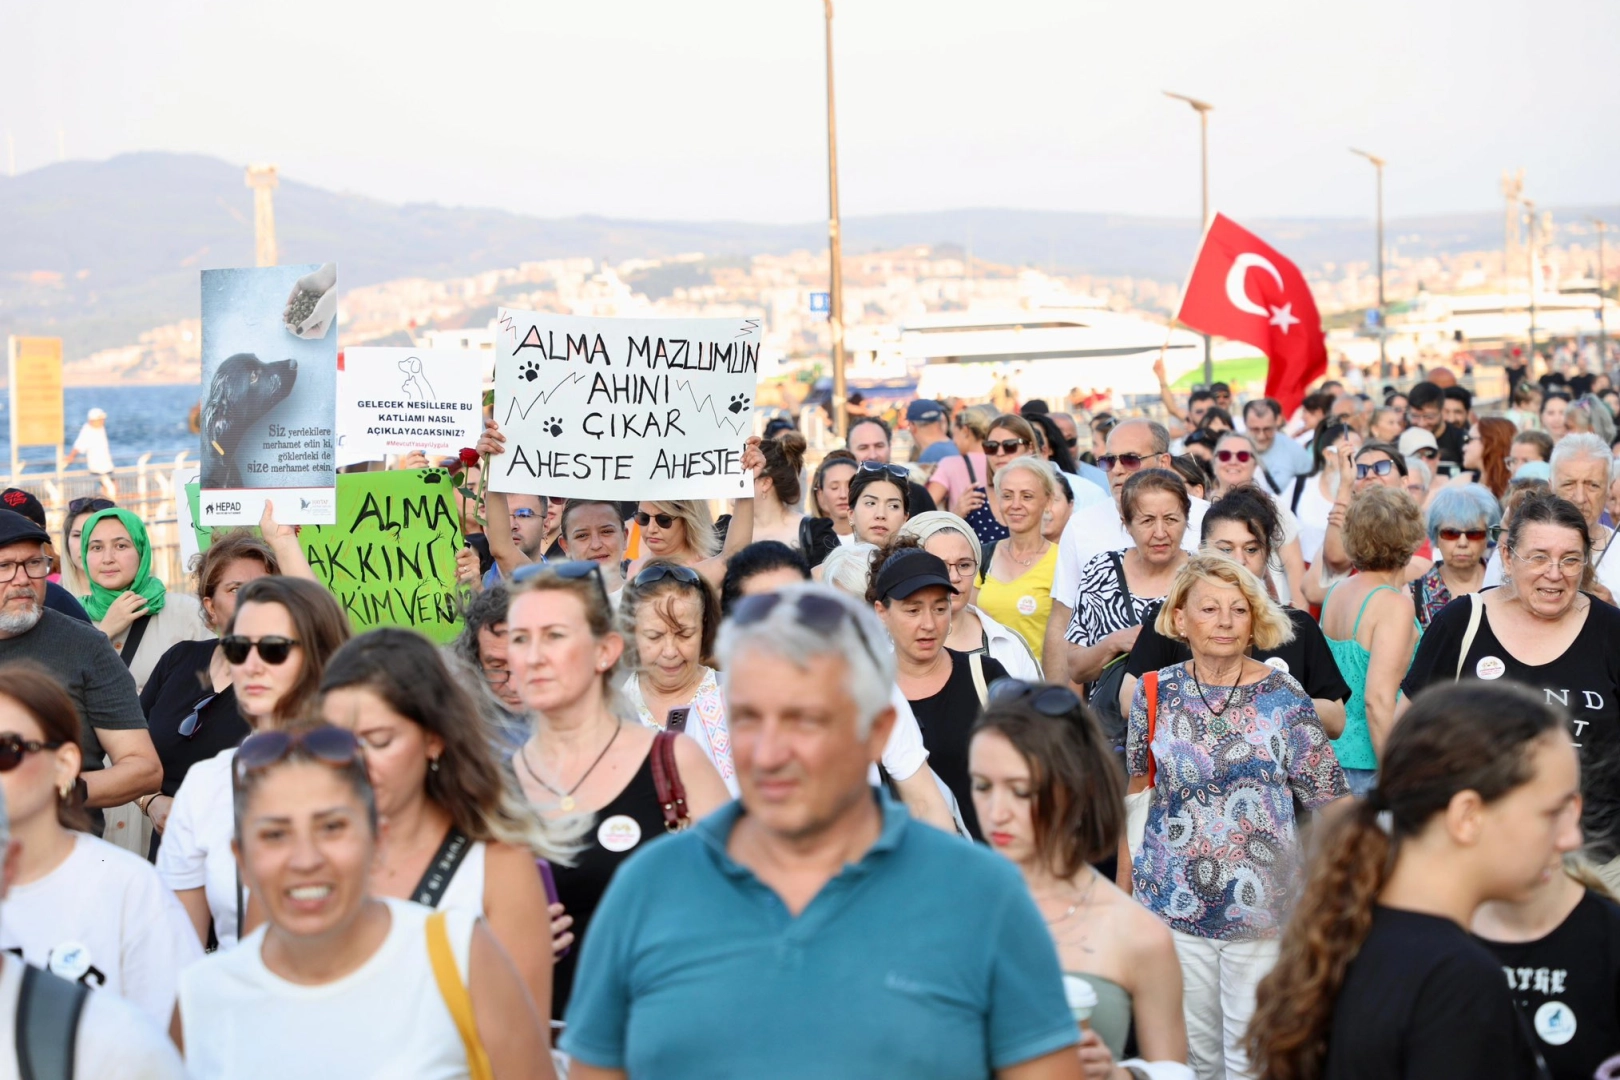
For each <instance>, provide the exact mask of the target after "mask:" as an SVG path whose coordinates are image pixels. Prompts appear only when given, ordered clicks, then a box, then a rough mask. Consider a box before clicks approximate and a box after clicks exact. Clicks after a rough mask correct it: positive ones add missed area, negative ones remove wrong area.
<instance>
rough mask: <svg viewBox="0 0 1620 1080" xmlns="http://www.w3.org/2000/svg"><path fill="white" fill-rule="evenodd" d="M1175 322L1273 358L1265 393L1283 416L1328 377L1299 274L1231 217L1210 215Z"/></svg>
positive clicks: (1318, 324) (1316, 318) (1312, 307)
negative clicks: (1279, 406)
mask: <svg viewBox="0 0 1620 1080" xmlns="http://www.w3.org/2000/svg"><path fill="white" fill-rule="evenodd" d="M1176 318H1177V319H1178V320H1179V321H1180V322H1181V323H1182V324H1183V325H1184V326H1190V327H1191V328H1192V329H1194V330H1197V331H1198V332H1199V333H1201V334H1214V335H1217V336H1219V337H1225V338H1232V339H1233V340H1234V341H1244V342H1247V343H1248V344H1250V345H1253V346H1254V347H1255V348H1257V349H1259V350H1261V351H1262V352H1264V353H1265V354H1266V356H1267V357H1269V358H1270V360H1271V366H1270V368H1269V370H1268V371H1267V372H1266V396H1267V397H1270V398H1276V399H1277V400H1278V401H1279V402H1281V403H1282V407H1283V416H1284V417H1285V418H1286V417H1288V416H1292V415H1293V412H1294V410H1295V409H1297V408H1298V407H1299V403H1300V400H1301V399H1302V398H1304V396H1305V388H1306V387H1307V386H1309V385H1310V384H1311V383H1312V381H1314V380H1315V379H1317V378H1319V377H1321V376H1322V375H1324V374H1326V373H1327V343H1326V342H1325V341H1324V340H1323V338H1322V317H1321V316H1320V315H1318V314H1317V312H1316V300H1315V299H1314V298H1313V297H1312V296H1311V289H1310V286H1309V285H1307V284H1306V283H1305V275H1304V274H1301V273H1300V272H1299V267H1297V266H1295V265H1294V264H1293V263H1291V262H1289V261H1288V260H1287V259H1285V258H1283V257H1282V256H1281V255H1280V254H1278V253H1277V251H1276V249H1275V248H1273V247H1271V246H1270V245H1268V244H1266V243H1265V242H1264V241H1263V240H1261V239H1260V238H1259V237H1258V236H1256V235H1254V234H1253V233H1252V232H1249V231H1248V230H1247V229H1245V228H1243V227H1242V226H1241V225H1238V224H1237V223H1236V222H1234V221H1233V220H1232V219H1231V218H1228V217H1224V216H1222V215H1220V214H1216V215H1215V220H1214V221H1212V222H1210V225H1209V229H1208V230H1207V231H1206V232H1205V233H1204V242H1203V244H1202V245H1201V246H1200V247H1199V249H1198V260H1197V261H1196V262H1195V263H1194V264H1193V271H1192V277H1191V278H1189V279H1188V281H1187V292H1186V294H1185V295H1183V296H1182V298H1181V310H1180V311H1178V312H1176Z"/></svg>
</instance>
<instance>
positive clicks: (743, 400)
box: [726, 394, 749, 415]
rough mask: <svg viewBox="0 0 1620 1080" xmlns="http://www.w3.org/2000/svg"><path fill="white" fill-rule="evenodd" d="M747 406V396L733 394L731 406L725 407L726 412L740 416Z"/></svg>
mask: <svg viewBox="0 0 1620 1080" xmlns="http://www.w3.org/2000/svg"><path fill="white" fill-rule="evenodd" d="M748 406H749V401H748V395H747V394H733V395H731V404H730V405H727V406H726V411H727V412H730V413H733V414H738V415H740V414H741V413H742V411H743V410H744V409H746V408H748Z"/></svg>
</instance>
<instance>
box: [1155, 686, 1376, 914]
mask: <svg viewBox="0 0 1620 1080" xmlns="http://www.w3.org/2000/svg"><path fill="white" fill-rule="evenodd" d="M1191 666H1192V665H1191V663H1190V662H1188V663H1184V664H1177V665H1175V666H1173V667H1167V668H1164V669H1162V670H1161V671H1160V672H1159V673H1158V674H1159V693H1158V708H1157V710H1156V712H1157V717H1156V720H1155V723H1154V732H1153V740H1152V742H1151V744H1150V743H1149V741H1148V738H1147V720H1148V717H1147V697H1146V693H1145V687H1144V685H1143V684H1142V683H1138V684H1137V687H1136V696H1135V698H1134V699H1133V700H1132V702H1131V717H1130V724H1129V728H1128V730H1127V733H1126V741H1125V756H1126V764H1127V766H1128V767H1129V769H1130V774H1131V775H1132V776H1145V775H1147V766H1148V755H1149V754H1152V755H1153V760H1154V762H1155V765H1156V769H1157V776H1156V778H1155V781H1154V787H1153V795H1152V801H1151V803H1150V805H1149V809H1148V818H1147V829H1146V832H1145V833H1144V835H1143V839H1142V847H1141V850H1140V851H1139V852H1138V853H1137V856H1136V860H1135V863H1134V864H1133V866H1132V883H1133V887H1134V890H1135V894H1136V897H1137V899H1138V900H1140V901H1141V902H1142V903H1143V904H1145V905H1146V906H1147V908H1148V909H1149V910H1150V911H1152V912H1153V913H1154V914H1156V915H1158V916H1159V918H1161V919H1163V920H1164V921H1165V923H1166V924H1167V925H1168V926H1169V927H1170V929H1172V930H1175V931H1177V932H1179V933H1182V934H1188V935H1191V936H1194V937H1201V938H1209V939H1212V940H1216V941H1239V940H1245V939H1251V938H1262V937H1271V936H1274V935H1275V934H1276V933H1277V931H1278V929H1279V928H1280V926H1281V925H1282V922H1283V920H1284V919H1285V918H1286V917H1287V915H1288V910H1289V906H1290V901H1291V899H1292V896H1291V889H1292V886H1293V880H1292V879H1293V872H1294V865H1295V862H1296V859H1297V855H1298V848H1299V836H1298V823H1297V822H1296V821H1295V816H1294V800H1295V799H1296V798H1297V799H1298V800H1299V803H1300V804H1301V805H1302V806H1304V807H1305V808H1306V809H1309V810H1314V809H1316V808H1317V807H1320V806H1323V805H1326V804H1327V803H1330V802H1332V801H1333V800H1334V799H1337V798H1339V797H1340V796H1343V795H1347V794H1349V788H1348V787H1347V786H1346V784H1345V778H1344V770H1343V769H1341V768H1340V767H1339V762H1338V759H1337V758H1336V757H1334V754H1333V749H1332V747H1331V745H1330V744H1329V742H1328V736H1327V732H1326V731H1324V730H1323V729H1322V724H1321V721H1319V720H1318V719H1317V716H1316V709H1315V707H1314V706H1312V704H1311V699H1310V697H1309V696H1307V695H1306V693H1305V691H1304V689H1302V688H1301V687H1300V685H1299V683H1297V682H1295V681H1294V679H1293V677H1292V676H1291V675H1288V674H1286V673H1284V672H1281V671H1274V672H1273V673H1272V674H1270V675H1267V676H1266V677H1265V678H1263V679H1261V680H1260V681H1259V682H1256V683H1253V684H1251V685H1248V686H1242V687H1239V688H1238V690H1237V693H1236V694H1235V695H1234V696H1233V698H1232V702H1231V704H1230V705H1226V707H1225V708H1224V709H1223V710H1222V711H1221V713H1220V714H1219V715H1217V714H1215V713H1214V712H1213V711H1212V710H1211V709H1210V707H1209V706H1208V705H1206V704H1205V703H1204V700H1203V697H1202V696H1201V695H1200V694H1199V692H1198V687H1197V685H1196V684H1195V683H1194V681H1193V677H1192V674H1191V670H1190V669H1191ZM1217 693H1218V694H1219V695H1220V696H1219V697H1216V696H1215V695H1216V694H1217ZM1227 693H1228V689H1227V688H1225V687H1222V688H1219V689H1217V688H1215V687H1206V688H1205V694H1207V695H1208V696H1209V699H1210V701H1211V702H1212V703H1213V704H1214V705H1215V706H1216V707H1220V706H1222V705H1223V704H1225V702H1226V696H1227Z"/></svg>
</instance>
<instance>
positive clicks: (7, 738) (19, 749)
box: [0, 731, 62, 772]
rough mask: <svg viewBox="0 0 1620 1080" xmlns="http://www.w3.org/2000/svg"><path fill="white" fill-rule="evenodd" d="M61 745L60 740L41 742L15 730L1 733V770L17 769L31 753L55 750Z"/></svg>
mask: <svg viewBox="0 0 1620 1080" xmlns="http://www.w3.org/2000/svg"><path fill="white" fill-rule="evenodd" d="M61 745H62V743H61V742H60V741H59V740H57V741H52V742H40V741H39V740H38V739H25V738H23V737H22V736H21V735H18V734H17V733H16V732H14V731H13V732H8V733H7V734H5V735H0V772H10V771H11V770H12V769H15V768H16V767H17V766H19V765H21V764H22V763H23V758H25V757H27V756H28V755H29V754H37V753H39V752H40V751H41V750H55V749H57V748H59V747H60V746H61Z"/></svg>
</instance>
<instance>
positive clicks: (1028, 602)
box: [1018, 596, 1041, 615]
mask: <svg viewBox="0 0 1620 1080" xmlns="http://www.w3.org/2000/svg"><path fill="white" fill-rule="evenodd" d="M1040 606H1041V605H1040V602H1039V601H1037V600H1036V599H1035V598H1034V597H1033V596H1020V597H1019V598H1018V614H1020V615H1033V614H1035V609H1036V608H1038V607H1040Z"/></svg>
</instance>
